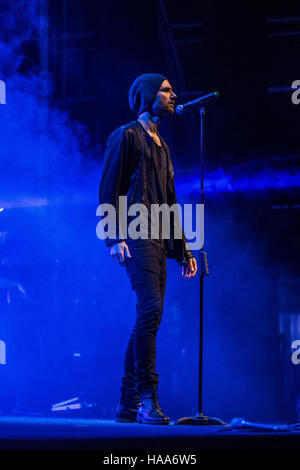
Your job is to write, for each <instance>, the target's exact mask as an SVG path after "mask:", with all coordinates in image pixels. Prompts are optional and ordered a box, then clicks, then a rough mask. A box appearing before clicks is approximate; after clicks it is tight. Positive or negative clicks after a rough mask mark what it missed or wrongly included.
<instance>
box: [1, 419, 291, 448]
mask: <svg viewBox="0 0 300 470" xmlns="http://www.w3.org/2000/svg"><path fill="white" fill-rule="evenodd" d="M0 449H2V450H4V449H20V450H21V449H35V450H37V449H53V450H54V449H57V450H58V449H59V450H68V449H69V450H74V449H76V450H88V449H89V450H122V449H123V450H125V449H128V450H130V449H131V450H141V451H159V450H172V451H176V450H177V451H179V450H189V449H191V450H192V449H194V450H195V449H198V450H199V451H200V450H209V451H211V450H220V451H224V450H251V449H253V450H276V451H280V450H291V451H299V450H300V431H297V432H295V431H293V432H269V431H267V432H258V431H249V430H247V431H246V430H233V429H231V427H230V426H222V427H221V426H191V425H189V426H185V425H184V426H176V425H174V424H170V425H168V426H154V425H144V424H138V423H133V424H123V423H116V422H114V421H113V420H102V419H91V418H90V419H85V418H78V417H77V418H75V417H74V418H62V417H57V418H53V417H26V416H22V417H20V416H16V417H15V416H3V415H2V416H0Z"/></svg>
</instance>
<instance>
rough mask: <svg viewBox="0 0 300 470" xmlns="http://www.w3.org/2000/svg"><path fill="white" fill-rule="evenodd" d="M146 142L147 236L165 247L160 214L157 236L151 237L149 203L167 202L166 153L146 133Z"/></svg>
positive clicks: (159, 203) (165, 242) (162, 147)
mask: <svg viewBox="0 0 300 470" xmlns="http://www.w3.org/2000/svg"><path fill="white" fill-rule="evenodd" d="M147 140H148V144H149V146H150V149H151V161H150V162H149V167H148V169H149V172H148V178H147V183H148V184H147V190H146V194H145V205H146V206H147V208H148V237H149V240H150V241H151V242H152V243H154V244H156V245H159V246H160V247H161V248H163V249H166V248H167V240H166V239H163V238H162V223H161V216H162V215H161V214H160V223H159V238H158V239H151V204H158V205H161V204H164V203H165V204H167V202H168V200H167V154H166V150H165V148H164V146H163V144H162V143H161V146H159V145H157V144H156V143H155V141H154V140H153V139H152V137H151V136H150V135H149V134H147Z"/></svg>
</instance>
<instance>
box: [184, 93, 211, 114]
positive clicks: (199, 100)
mask: <svg viewBox="0 0 300 470" xmlns="http://www.w3.org/2000/svg"><path fill="white" fill-rule="evenodd" d="M219 96H220V93H219V92H218V91H214V92H213V93H208V95H203V96H200V98H197V99H196V100H193V101H188V102H187V103H184V104H179V105H178V106H176V109H175V111H176V113H177V114H182V113H184V112H185V111H187V110H188V109H192V108H199V106H201V105H202V104H203V103H207V101H211V100H214V99H216V98H219Z"/></svg>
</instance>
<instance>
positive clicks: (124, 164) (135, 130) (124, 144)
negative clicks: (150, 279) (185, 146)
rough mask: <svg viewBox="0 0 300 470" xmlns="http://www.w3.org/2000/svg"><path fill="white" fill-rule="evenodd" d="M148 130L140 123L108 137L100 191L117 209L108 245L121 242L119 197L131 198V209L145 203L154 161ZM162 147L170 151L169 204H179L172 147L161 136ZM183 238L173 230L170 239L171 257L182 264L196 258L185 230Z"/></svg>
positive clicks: (133, 123)
mask: <svg viewBox="0 0 300 470" xmlns="http://www.w3.org/2000/svg"><path fill="white" fill-rule="evenodd" d="M145 133H146V131H145V130H144V128H143V127H142V125H141V124H140V123H139V122H138V121H133V122H130V123H129V124H126V125H124V126H121V127H119V128H118V129H116V130H115V131H114V132H113V133H112V134H111V135H110V136H109V138H108V140H107V143H106V149H105V157H104V164H103V171H102V178H101V182H100V188H99V199H100V204H104V203H109V204H112V205H113V206H114V207H115V210H116V216H117V217H116V219H117V226H116V236H117V238H115V239H112V238H106V239H105V243H106V245H107V246H111V245H113V244H114V243H118V242H121V241H122V240H123V239H122V238H119V235H118V234H119V230H118V220H119V218H118V208H119V196H127V201H128V207H129V206H130V205H131V204H133V203H143V202H144V193H145V189H146V188H147V168H148V161H149V160H150V158H151V150H150V147H149V145H148V142H147V138H146V134H145ZM160 139H161V142H162V145H163V146H164V147H165V149H166V152H167V159H168V162H167V165H168V178H167V181H168V183H167V184H168V187H167V197H168V205H169V206H171V205H172V204H174V203H175V204H176V203H177V199H176V193H175V185H174V170H173V165H172V161H171V156H170V151H169V147H168V146H167V144H166V143H165V141H164V140H163V139H162V138H161V137H160ZM180 230H181V231H182V238H181V239H175V238H174V236H173V232H174V229H172V224H171V233H170V239H169V240H168V247H167V257H168V258H173V259H176V260H177V261H178V262H179V264H182V263H183V262H184V261H185V260H186V259H188V258H192V257H193V256H194V255H193V253H192V251H190V250H189V247H188V244H187V242H186V238H185V235H184V232H183V230H182V228H180Z"/></svg>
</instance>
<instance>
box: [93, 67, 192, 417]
mask: <svg viewBox="0 0 300 470" xmlns="http://www.w3.org/2000/svg"><path fill="white" fill-rule="evenodd" d="M176 98H177V96H176V95H175V93H174V92H173V90H172V86H171V85H170V83H169V81H168V79H167V77H165V76H163V75H160V74H154V73H147V74H143V75H140V76H139V77H138V78H137V79H136V80H135V81H134V82H133V84H132V86H131V88H130V90H129V105H130V108H131V109H132V110H133V111H136V112H137V114H138V118H137V120H136V121H133V122H131V123H129V124H127V125H124V126H122V127H120V128H118V129H116V130H115V131H114V132H113V133H112V134H111V135H110V137H109V138H108V141H107V144H106V151H105V159H104V166H103V173H102V179H101V183H100V191H99V195H100V203H101V204H104V203H109V204H112V205H113V206H114V208H115V210H116V224H117V225H116V238H114V239H113V238H106V239H105V242H106V245H107V246H108V247H110V254H111V256H112V257H113V259H114V260H115V261H116V262H118V263H119V264H120V265H121V266H125V268H126V272H127V275H128V277H129V279H130V283H131V287H132V289H133V290H134V291H135V293H136V296H137V305H136V313H137V315H136V323H135V325H134V327H133V330H132V333H131V335H130V338H129V342H128V346H127V351H126V355H125V361H124V376H123V377H122V385H121V398H120V403H119V405H118V408H117V412H116V420H117V421H118V422H135V421H138V422H140V423H146V424H168V423H169V422H170V418H168V417H167V416H166V415H165V414H164V412H163V411H162V409H161V408H160V406H159V402H158V393H157V387H158V374H157V372H156V370H155V362H156V333H157V331H158V328H159V325H160V322H161V317H162V312H163V303H164V296H165V287H166V277H167V272H166V259H167V257H168V258H173V259H176V260H177V262H178V263H179V264H180V265H181V266H182V276H183V277H185V278H191V277H193V276H195V274H196V272H197V263H196V259H195V258H194V255H193V253H192V252H191V251H190V250H189V248H188V245H187V243H186V239H185V236H184V233H183V230H182V228H181V234H182V236H181V237H180V238H178V237H175V236H174V226H175V223H176V222H174V224H173V225H172V224H171V230H170V236H169V237H168V238H166V237H165V236H164V233H163V230H162V226H161V224H160V222H159V223H158V230H157V234H156V237H155V238H153V236H152V238H151V233H152V235H153V232H151V223H152V224H153V221H151V207H152V205H153V204H156V205H159V206H160V205H162V204H167V205H168V206H169V207H171V206H172V205H173V204H177V199H176V194H175V187H174V171H173V166H172V161H171V156H170V152H169V148H168V146H167V144H166V143H165V141H164V140H163V139H162V137H161V136H160V135H159V133H158V126H159V124H160V122H161V119H162V118H163V117H165V116H168V115H171V114H173V113H174V110H175V99H176ZM119 196H127V203H128V207H130V206H131V205H132V204H137V203H139V204H143V205H144V206H143V207H145V208H146V209H148V212H146V213H147V214H148V215H147V218H148V217H149V220H145V219H144V222H145V223H144V224H141V225H142V226H141V230H140V233H141V237H140V238H138V239H133V238H131V237H130V235H129V234H128V235H127V236H126V238H124V232H123V231H122V230H121V228H120V227H119V224H118V221H119V217H118V215H119V210H120V207H119ZM148 222H149V223H148ZM156 223H157V220H156Z"/></svg>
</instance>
